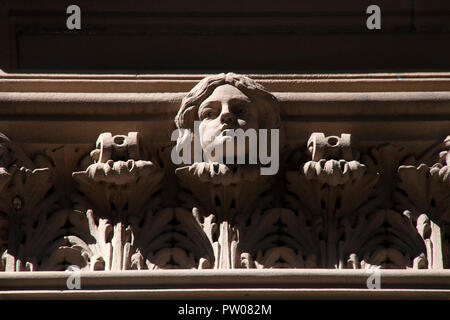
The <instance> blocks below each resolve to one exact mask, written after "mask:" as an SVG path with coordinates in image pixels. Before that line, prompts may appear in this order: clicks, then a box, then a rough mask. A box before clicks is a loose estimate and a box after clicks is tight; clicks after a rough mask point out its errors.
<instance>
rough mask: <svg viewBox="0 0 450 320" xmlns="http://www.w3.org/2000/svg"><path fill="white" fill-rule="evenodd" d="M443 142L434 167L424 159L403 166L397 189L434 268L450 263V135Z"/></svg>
mask: <svg viewBox="0 0 450 320" xmlns="http://www.w3.org/2000/svg"><path fill="white" fill-rule="evenodd" d="M443 145H444V148H445V150H444V151H442V152H441V153H440V154H439V162H438V163H436V164H434V165H433V166H431V167H430V166H428V165H426V164H423V163H421V164H418V165H402V166H400V167H399V169H398V176H399V180H400V181H399V183H398V190H396V193H395V199H396V207H397V208H398V210H400V211H403V212H404V213H405V214H406V215H408V216H410V217H411V220H412V221H413V223H414V225H415V226H416V228H417V230H418V232H419V234H420V236H421V237H422V239H423V240H424V241H425V244H426V248H427V257H428V259H429V266H430V268H433V269H442V268H444V264H445V265H447V266H448V263H449V260H448V259H449V256H448V242H447V241H448V238H447V239H446V237H445V232H446V230H445V229H446V227H447V228H448V226H449V225H450V152H449V151H450V136H448V137H447V138H446V139H445V141H444V143H443ZM447 232H448V230H447Z"/></svg>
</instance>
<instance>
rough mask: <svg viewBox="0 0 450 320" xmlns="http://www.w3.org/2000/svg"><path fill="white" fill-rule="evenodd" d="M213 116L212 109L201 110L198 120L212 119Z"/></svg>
mask: <svg viewBox="0 0 450 320" xmlns="http://www.w3.org/2000/svg"><path fill="white" fill-rule="evenodd" d="M214 114H215V113H214V110H213V109H209V108H208V109H203V110H202V112H201V113H200V120H203V119H211V118H214Z"/></svg>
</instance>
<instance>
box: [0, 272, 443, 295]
mask: <svg viewBox="0 0 450 320" xmlns="http://www.w3.org/2000/svg"><path fill="white" fill-rule="evenodd" d="M380 274H381V279H382V280H381V281H382V282H381V283H382V287H381V288H380V289H368V288H367V285H366V282H367V279H368V277H369V276H370V274H369V273H368V272H366V271H362V270H317V269H303V270H214V271H213V270H203V271H196V270H164V271H145V270H144V271H121V272H82V273H81V289H80V290H68V289H67V287H66V281H67V279H68V276H69V274H68V273H65V272H33V273H9V272H5V273H0V299H15V298H18V297H20V298H25V299H30V298H31V299H47V298H51V299H85V298H88V299H89V298H97V299H117V298H119V299H136V298H151V299H183V300H184V299H299V298H307V299H330V298H337V299H448V298H449V297H450V271H448V270H445V271H431V270H421V271H411V270H410V271H406V272H405V271H400V270H381V271H380Z"/></svg>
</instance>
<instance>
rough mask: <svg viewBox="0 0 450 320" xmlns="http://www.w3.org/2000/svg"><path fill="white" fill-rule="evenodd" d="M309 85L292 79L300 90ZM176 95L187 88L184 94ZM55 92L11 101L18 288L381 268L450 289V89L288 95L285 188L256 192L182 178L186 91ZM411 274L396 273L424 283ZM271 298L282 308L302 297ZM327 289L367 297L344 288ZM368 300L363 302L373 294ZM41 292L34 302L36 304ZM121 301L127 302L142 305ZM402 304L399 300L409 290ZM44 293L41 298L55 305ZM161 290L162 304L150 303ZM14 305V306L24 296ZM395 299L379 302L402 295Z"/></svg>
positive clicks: (186, 171)
mask: <svg viewBox="0 0 450 320" xmlns="http://www.w3.org/2000/svg"><path fill="white" fill-rule="evenodd" d="M239 77H240V76H239ZM193 78H194V79H195V80H197V79H199V77H193ZM299 78H301V77H298V78H295V77H294V80H292V79H291V80H288V79H285V80H283V81H286V82H288V83H290V87H294V86H297V87H298V88H300V90H301V85H299V84H298V83H295V81H297V80H298V79H299ZM3 80H4V81H3V82H1V83H0V86H3V88H7V87H8V86H11V85H12V86H17V87H16V88H19V87H20V86H21V85H22V84H23V83H25V85H24V86H22V87H21V88H22V89H24V90H25V91H26V90H27V89H26V88H27V86H28V84H26V81H23V82H22V84H20V82H21V81H19V82H18V83H16V84H11V83H10V81H11V77H9V78H8V77H6V80H5V78H4V79H3ZM166 80H167V79H166ZM250 80H251V79H250ZM250 80H249V81H250ZM58 81H59V80H56V82H58ZM70 81H73V80H70ZM83 81H86V83H88V80H86V79H84V80H83ZM99 81H100V82H102V83H103V85H106V84H107V83H108V82H109V81H111V80H106V79H102V80H99ZM170 81H172V80H170ZM176 81H179V84H180V88H185V85H186V84H185V83H183V80H176ZM251 81H253V80H251ZM267 81H268V83H271V82H270V80H267ZM277 81H279V80H277ZM301 81H306V80H301ZM374 81H375V80H374ZM415 81H416V82H417V83H420V81H421V80H420V79H417V78H416V79H415ZM293 82H294V84H293ZM375 82H376V81H375ZM189 83H190V84H191V83H192V82H189ZM280 83H281V82H279V83H277V84H273V83H272V84H271V85H270V84H269V85H268V87H270V86H272V87H274V88H277V87H280V86H281V84H280ZM259 85H260V84H258V86H259ZM310 85H312V84H310ZM378 85H379V84H376V86H378ZM51 86H56V88H59V89H57V90H55V92H8V91H12V90H11V89H12V88H13V87H9V89H8V90H3V92H0V106H1V107H2V108H1V109H0V114H2V115H3V117H2V119H0V131H2V132H3V133H4V134H5V135H2V137H1V140H0V150H1V157H0V171H1V172H0V188H1V190H2V192H1V193H0V211H1V217H0V219H1V221H0V226H1V228H0V230H1V233H0V235H1V237H0V241H1V246H2V251H3V254H2V271H6V272H5V273H3V274H1V275H0V277H4V279H5V281H7V279H14V278H15V277H16V276H15V275H14V274H13V272H16V271H33V274H36V277H38V278H39V277H40V276H39V274H41V273H40V272H36V271H62V270H65V269H66V268H67V267H68V266H69V265H78V266H80V267H81V269H82V270H83V272H86V275H87V274H89V275H91V274H92V275H93V276H92V277H94V278H95V277H96V276H95V274H97V273H95V272H94V273H90V272H91V271H92V272H93V271H98V270H104V271H108V272H106V273H105V274H111V275H113V274H114V275H115V274H116V273H114V272H117V271H124V270H133V269H134V270H138V271H136V272H137V273H136V274H138V273H139V272H143V275H142V277H144V273H145V275H148V274H150V273H151V272H156V274H164V273H160V272H161V271H160V270H159V269H173V268H176V269H202V271H196V272H199V273H200V274H202V273H203V272H206V271H203V269H216V270H215V271H212V273H211V272H207V273H205V274H208V275H211V276H212V277H213V278H214V276H213V275H214V272H218V274H220V272H223V271H222V270H226V269H237V268H244V269H254V270H253V271H254V272H255V273H254V274H255V278H258V276H257V275H259V274H260V273H257V272H263V271H262V270H266V269H273V268H275V269H278V268H288V269H296V271H295V272H297V273H296V274H297V275H299V277H302V275H304V274H306V273H307V272H309V271H307V272H306V273H304V272H303V271H302V270H310V269H311V268H316V269H373V268H377V267H381V268H386V269H391V268H393V269H414V270H417V269H429V270H428V272H430V273H427V275H428V274H433V275H435V274H437V273H439V272H441V273H439V275H441V276H443V277H444V279H448V274H447V271H446V270H445V269H448V268H450V234H449V231H450V180H449V179H450V174H449V172H450V169H449V166H450V158H449V152H450V143H449V139H450V136H449V134H450V131H449V130H448V128H450V95H449V94H448V92H446V91H445V90H443V91H442V92H438V91H439V90H436V91H427V90H423V91H420V92H417V91H414V90H412V91H410V92H407V91H405V92H395V91H392V92H364V91H363V92H349V93H347V92H321V93H319V92H315V93H312V92H295V91H290V92H273V97H274V99H275V100H276V101H278V102H279V107H280V116H281V123H280V129H281V131H282V132H283V135H282V138H281V142H282V143H281V146H282V149H281V150H280V155H281V157H280V170H279V172H278V174H277V175H276V176H274V177H270V178H267V177H266V178H263V176H259V177H257V178H256V180H255V179H250V178H249V179H247V178H245V176H246V175H245V174H242V173H241V172H242V171H236V172H234V171H233V174H234V175H235V176H233V177H231V176H230V173H229V172H230V171H228V169H226V168H224V169H223V170H219V171H217V172H218V173H217V175H218V177H217V178H215V179H216V180H214V181H213V180H208V179H207V180H205V179H203V178H202V177H201V175H199V172H200V171H199V170H201V172H206V171H205V170H206V169H207V168H209V166H210V165H203V164H194V165H193V167H185V168H182V167H180V168H176V167H175V165H173V163H171V161H170V151H171V148H172V147H173V146H174V142H171V141H170V132H171V130H173V129H175V125H174V122H173V119H174V117H175V114H176V111H177V110H178V108H179V107H180V103H182V98H183V97H185V95H186V94H185V93H183V92H176V90H169V91H168V92H159V93H156V92H154V93H131V92H129V93H127V92H123V93H106V92H103V93H99V92H98V93H92V92H91V93H87V92H84V93H76V92H57V91H60V89H61V88H63V87H64V86H66V84H62V87H60V86H58V85H55V84H51V85H50V87H49V88H51ZM369 87H370V86H367V88H369ZM28 88H30V87H28ZM324 88H326V87H324ZM355 90H356V89H355ZM17 91H21V90H17ZM38 91H39V90H38ZM375 91H376V90H375ZM209 94H210V93H209ZM275 100H274V101H275ZM183 101H184V100H183ZM55 120H56V121H55ZM74 124H76V125H74ZM413 126H414V127H413ZM62 128H64V129H62ZM411 128H414V131H411ZM55 130H61V132H58V133H57V134H55ZM94 134H95V136H94ZM95 139H97V140H96V141H95ZM199 165H201V169H199V168H200V167H199ZM205 168H206V169H205ZM208 170H212V169H208ZM239 170H243V169H242V168H239ZM211 172H212V171H211ZM214 172H215V171H214ZM221 175H223V177H221ZM250 176H252V175H251V174H250V175H249V177H250ZM146 269H148V270H149V271H146ZM270 272H272V270H271V271H270ZM270 272H269V273H270ZM274 272H276V271H274ZM280 272H281V271H280ZM313 272H315V271H313ZM317 272H319V271H317ZM323 272H325V273H326V272H328V271H323ZM330 272H331V273H330V274H333V272H334V271H333V272H332V271H330ZM345 272H347V273H348V272H355V273H354V274H355V276H357V275H358V274H362V273H361V272H363V271H357V270H354V271H345ZM358 272H359V273H358ZM402 272H403V273H402ZM402 272H400V271H399V272H398V273H395V275H396V276H398V277H400V278H401V275H403V274H405V275H406V274H410V275H412V274H413V273H412V272H418V271H413V270H408V271H406V270H404V271H402ZM433 272H434V273H433ZM436 272H437V273H436ZM347 273H346V274H347ZM98 274H99V275H100V273H98ZM130 274H131V273H130ZM133 274H134V273H133ZM171 274H175V275H177V273H171ZM178 274H182V272H181V273H178ZM251 274H252V273H251V271H250V273H248V274H247V273H246V276H247V275H248V278H249V279H251V278H252V276H251ZM281 274H282V272H281V273H280V275H281ZM386 274H388V273H386ZM414 274H416V273H414ZM424 274H425V273H424ZM51 275H57V273H51ZM261 275H266V274H265V273H261ZM366 275H367V274H366ZM57 277H58V276H57ZM89 277H91V276H89ZM99 277H102V276H99ZM112 277H113V276H112ZM139 277H140V276H139ZM280 277H281V276H280ZM327 277H328V275H326V274H324V279H328V280H324V281H325V283H329V284H330V282H327V281H330V280H329V279H330V278H329V277H328V278H327ZM426 277H427V276H426ZM38 278H36V279H38ZM113 278H114V277H113ZM163 278H164V277H163ZM163 278H161V279H163ZM394 278H395V277H394ZM30 279H33V276H31V278H30ZM111 279H112V278H111ZM214 279H215V280H214ZM214 279H212V280H211V281H212V282H213V283H215V284H216V285H217V286H219V287H220V281H219V282H217V279H218V278H214ZM427 279H428V278H427ZM430 279H431V278H430ZM433 279H434V278H433ZM27 281H28V280H27ZM30 281H34V280H30ZM37 281H39V280H37ZM111 281H113V280H111ZM193 281H194V280H193ZM255 281H257V282H258V283H259V284H260V285H262V283H263V282H260V281H259V280H255ZM317 281H318V282H320V281H322V280H317ZM433 281H434V280H433ZM113 282H114V281H113ZM318 282H317V283H318ZM100 286H101V285H100ZM300 287H301V285H300V284H299V287H298V288H296V289H295V290H297V289H298V290H297V291H295V290H294V291H295V292H294V293H293V294H294V295H296V296H297V297H306V296H320V294H319V293H318V291H317V290H316V289H311V290H309V291H308V290H307V289H305V290H306V291H305V290H303V289H300ZM271 288H272V289H273V290H275V291H273V293H271V294H273V296H279V297H281V296H286V294H287V291H286V292H284V293H277V290H278V289H277V288H275V286H271ZM328 288H329V289H330V290H331V291H332V290H334V289H336V290H337V291H336V292H337V296H341V297H344V296H346V295H347V294H349V295H350V296H352V294H350V293H346V294H344V293H342V292H341V291H340V290H342V288H340V287H339V286H338V288H334V289H332V288H331V287H328ZM116 289H117V288H113V290H116ZM216 289H217V288H216ZM254 289H255V290H256V289H257V288H250V289H249V290H250V291H251V290H254ZM353 289H355V290H356V291H354V292H355V296H357V294H358V293H357V292H359V291H358V290H360V289H359V288H356V287H355V288H353ZM428 289H430V290H428ZM428 289H427V290H428V291H427V290H424V291H423V292H416V294H417V297H423V296H426V295H427V294H431V295H430V297H431V296H436V297H441V296H445V295H446V294H447V296H448V289H449V288H448V286H446V287H445V286H444V287H439V288H428ZM434 289H436V290H437V291H432V290H434ZM24 290H25V291H24V292H26V290H27V289H24ZM33 290H34V289H33ZM33 290H31V291H29V294H30V296H33V295H34V294H35V293H37V291H33ZM121 290H122V288H121V289H120V290H119V292H120V293H118V294H119V296H122V297H127V294H126V293H125V291H126V290H125V289H124V290H125V291H123V290H122V291H121ZM217 290H218V291H217ZM217 290H216V291H215V292H222V294H224V295H227V294H228V293H226V290H224V289H217ZM302 290H303V291H302ZM392 290H394V291H392V292H391V293H392V295H393V294H394V292H397V293H399V294H402V292H403V291H402V290H409V289H408V288H406V287H405V288H404V287H402V286H399V287H395V288H393V289H392ZM395 290H397V291H395ZM439 290H440V291H439ZM44 291H45V290H44ZM44 291H42V292H39V293H38V296H39V295H43V296H42V297H45V296H46V294H48V296H54V293H52V292H50V291H49V292H48V293H45V292H44ZM244 291H245V290H244ZM244 291H243V292H244ZM250 291H249V292H250ZM17 292H19V291H17ZM114 292H115V291H114ZM157 292H158V291H151V290H150V291H149V293H148V297H157V296H158V293H157ZM180 292H182V291H180ZM206 292H207V291H202V292H199V293H195V294H194V296H195V295H197V296H199V297H202V296H205V294H206ZM243 292H240V291H239V290H238V291H233V292H232V293H230V296H232V297H239V296H241V297H242V295H243V294H244V293H243ZM255 292H256V293H254V295H253V296H254V297H259V294H260V293H257V292H259V291H255ZM339 292H340V293H339ZM349 292H351V291H349ZM407 292H408V291H404V294H405V295H406V293H407ZM433 292H434V293H433ZM247 293H248V292H247ZM422 293H423V295H422ZM8 294H9V297H14V294H15V293H14V290H11V291H10V292H9V293H7V295H8ZM18 294H19V293H18ZM26 294H28V293H26ZM26 294H25V296H26ZM79 294H81V295H83V293H79ZM91 294H94V293H93V291H91V292H90V293H89V292H86V297H88V296H90V295H91ZM96 294H97V293H96ZM134 294H137V293H130V296H134ZM164 294H168V293H164ZM164 294H163V295H159V297H163V296H164ZM180 294H181V293H180ZM261 294H262V293H261ZM384 294H386V295H380V297H390V294H389V293H387V291H385V293H384ZM94 295H95V294H94ZM168 296H170V294H169V295H168ZM173 296H177V293H173Z"/></svg>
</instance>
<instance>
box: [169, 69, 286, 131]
mask: <svg viewBox="0 0 450 320" xmlns="http://www.w3.org/2000/svg"><path fill="white" fill-rule="evenodd" d="M225 84H229V85H232V86H234V87H236V88H237V89H239V90H240V91H242V92H243V93H244V94H245V95H247V96H248V97H249V98H250V99H251V100H252V102H253V103H255V104H256V106H257V107H258V111H259V112H258V114H259V124H260V126H259V127H260V128H261V129H276V128H279V126H280V113H279V109H278V100H277V99H276V98H275V96H273V95H272V94H271V93H269V92H267V91H266V90H265V89H264V87H263V86H262V85H260V84H258V83H256V81H254V80H252V79H250V78H249V77H246V76H242V75H237V74H234V73H227V74H225V73H221V74H218V75H213V76H209V77H206V78H204V79H202V80H201V81H200V82H199V83H198V84H197V85H196V86H195V87H194V88H193V89H192V90H191V91H190V92H189V93H188V94H187V96H186V97H184V98H183V100H182V102H181V107H180V109H179V111H178V114H177V115H176V117H175V124H176V126H177V128H179V129H190V130H193V128H194V121H196V120H199V119H198V108H199V106H200V104H201V103H202V102H203V101H204V100H205V99H206V98H207V97H209V96H210V95H211V94H212V92H213V91H214V90H215V89H216V88H217V87H219V86H221V85H225Z"/></svg>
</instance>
